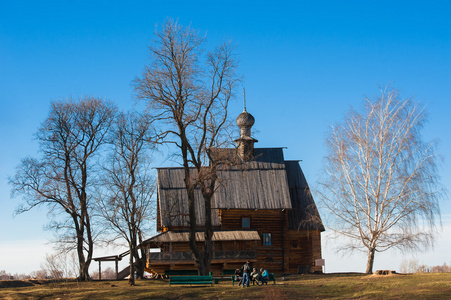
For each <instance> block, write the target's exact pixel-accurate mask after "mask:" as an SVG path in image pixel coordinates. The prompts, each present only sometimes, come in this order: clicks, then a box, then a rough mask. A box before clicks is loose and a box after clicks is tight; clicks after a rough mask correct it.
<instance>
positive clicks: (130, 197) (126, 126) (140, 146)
mask: <svg viewBox="0 0 451 300" xmlns="http://www.w3.org/2000/svg"><path fill="white" fill-rule="evenodd" d="M150 126H151V124H150V122H149V118H148V117H147V116H145V115H144V116H140V115H137V114H133V113H122V114H120V115H119V116H118V118H117V120H116V122H115V126H114V130H113V134H112V143H113V150H112V153H111V155H110V156H109V158H108V159H107V161H106V163H105V172H106V174H105V179H104V181H103V182H104V188H105V193H104V195H103V197H102V200H101V201H99V206H100V212H101V214H102V216H103V217H104V219H105V220H106V221H107V224H106V225H107V227H109V228H110V229H111V231H113V232H114V233H115V235H114V236H113V239H114V240H115V239H117V238H118V237H121V238H124V239H125V240H126V241H127V244H128V246H129V250H130V274H131V275H130V279H129V282H130V285H134V284H135V282H134V281H135V277H134V276H133V274H134V273H135V264H136V270H137V275H138V278H141V279H142V278H143V276H144V266H145V263H144V259H145V250H144V249H141V256H140V255H139V251H138V248H137V246H138V244H141V243H142V241H143V233H144V232H145V231H146V230H150V223H151V222H152V220H154V219H155V210H156V205H154V204H155V203H154V201H153V199H152V197H153V194H154V191H155V179H154V177H153V176H151V167H150V159H149V157H150V153H149V152H150V150H151V148H152V144H151V143H150V142H149V141H150V140H151V138H150V134H151V127H150Z"/></svg>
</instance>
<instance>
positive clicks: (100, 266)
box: [99, 260, 102, 280]
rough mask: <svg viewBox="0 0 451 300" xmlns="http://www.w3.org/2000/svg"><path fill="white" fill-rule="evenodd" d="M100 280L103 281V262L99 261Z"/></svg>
mask: <svg viewBox="0 0 451 300" xmlns="http://www.w3.org/2000/svg"><path fill="white" fill-rule="evenodd" d="M99 280H102V261H100V260H99Z"/></svg>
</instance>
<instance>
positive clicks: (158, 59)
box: [135, 20, 238, 274]
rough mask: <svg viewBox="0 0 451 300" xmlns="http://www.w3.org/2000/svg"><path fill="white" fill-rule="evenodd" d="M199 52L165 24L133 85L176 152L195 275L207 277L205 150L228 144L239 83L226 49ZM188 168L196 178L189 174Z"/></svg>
mask: <svg viewBox="0 0 451 300" xmlns="http://www.w3.org/2000/svg"><path fill="white" fill-rule="evenodd" d="M204 46H205V39H204V38H202V37H201V36H199V34H198V33H197V32H196V31H194V30H193V29H191V28H189V27H188V28H186V27H182V26H180V25H179V24H177V22H174V21H171V20H168V21H166V22H165V23H164V25H163V26H162V28H161V30H160V31H157V32H156V39H155V42H154V43H153V44H152V45H151V46H150V48H149V50H150V59H151V62H150V64H149V65H147V66H146V69H145V71H144V72H143V74H142V76H141V77H139V78H137V79H136V81H135V87H136V91H137V96H138V98H139V99H142V100H145V101H146V103H147V107H148V109H149V112H150V114H152V117H153V118H154V120H155V121H156V122H158V124H159V126H160V127H159V128H161V131H160V132H159V136H160V138H161V141H163V142H165V143H171V144H174V145H176V147H178V150H177V151H176V153H177V154H178V155H180V156H181V163H182V164H183V167H184V170H185V187H186V190H187V193H188V199H189V200H188V202H189V203H188V206H189V220H190V221H189V225H190V248H191V250H192V252H193V254H194V256H195V258H196V262H197V264H198V266H199V271H200V273H201V274H208V271H209V268H210V261H211V249H212V248H211V246H212V245H211V238H212V236H213V228H212V224H211V197H212V196H213V193H214V186H215V182H216V179H217V176H216V168H217V165H218V164H217V162H216V161H215V159H214V158H213V157H212V155H211V151H210V150H211V149H212V148H214V147H218V146H221V145H222V143H223V142H224V141H225V140H227V139H226V138H225V137H226V136H227V128H228V126H227V125H229V124H230V122H229V120H228V118H227V117H228V116H227V108H228V105H229V101H230V100H231V98H232V96H233V90H234V88H235V85H236V83H237V80H238V78H237V76H236V72H235V71H236V66H237V65H236V59H235V56H234V54H233V48H232V47H231V45H230V44H229V43H224V44H222V45H220V46H219V47H218V48H216V49H215V50H213V51H212V52H208V53H205V51H204V50H203V47H204ZM190 168H194V169H195V170H196V171H197V172H190ZM194 174H196V175H194ZM196 188H200V189H201V191H202V195H203V197H204V204H205V212H206V216H205V220H206V223H205V232H204V235H205V243H204V249H203V251H199V249H198V248H197V247H196V243H195V231H196V227H197V224H196V221H195V220H196V218H195V214H196V211H195V209H194V207H195V206H194V190H195V189H196Z"/></svg>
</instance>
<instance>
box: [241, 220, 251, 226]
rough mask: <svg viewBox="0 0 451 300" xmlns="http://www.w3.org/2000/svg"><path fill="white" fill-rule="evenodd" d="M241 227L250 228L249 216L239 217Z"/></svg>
mask: <svg viewBox="0 0 451 300" xmlns="http://www.w3.org/2000/svg"><path fill="white" fill-rule="evenodd" d="M241 227H243V228H250V227H251V218H242V219H241Z"/></svg>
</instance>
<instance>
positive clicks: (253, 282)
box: [232, 273, 276, 285]
mask: <svg viewBox="0 0 451 300" xmlns="http://www.w3.org/2000/svg"><path fill="white" fill-rule="evenodd" d="M250 280H251V281H252V284H255V281H254V280H252V279H250ZM270 281H272V282H274V284H276V277H274V273H269V279H268V280H267V282H270ZM235 282H238V280H236V279H235V275H232V285H235Z"/></svg>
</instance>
